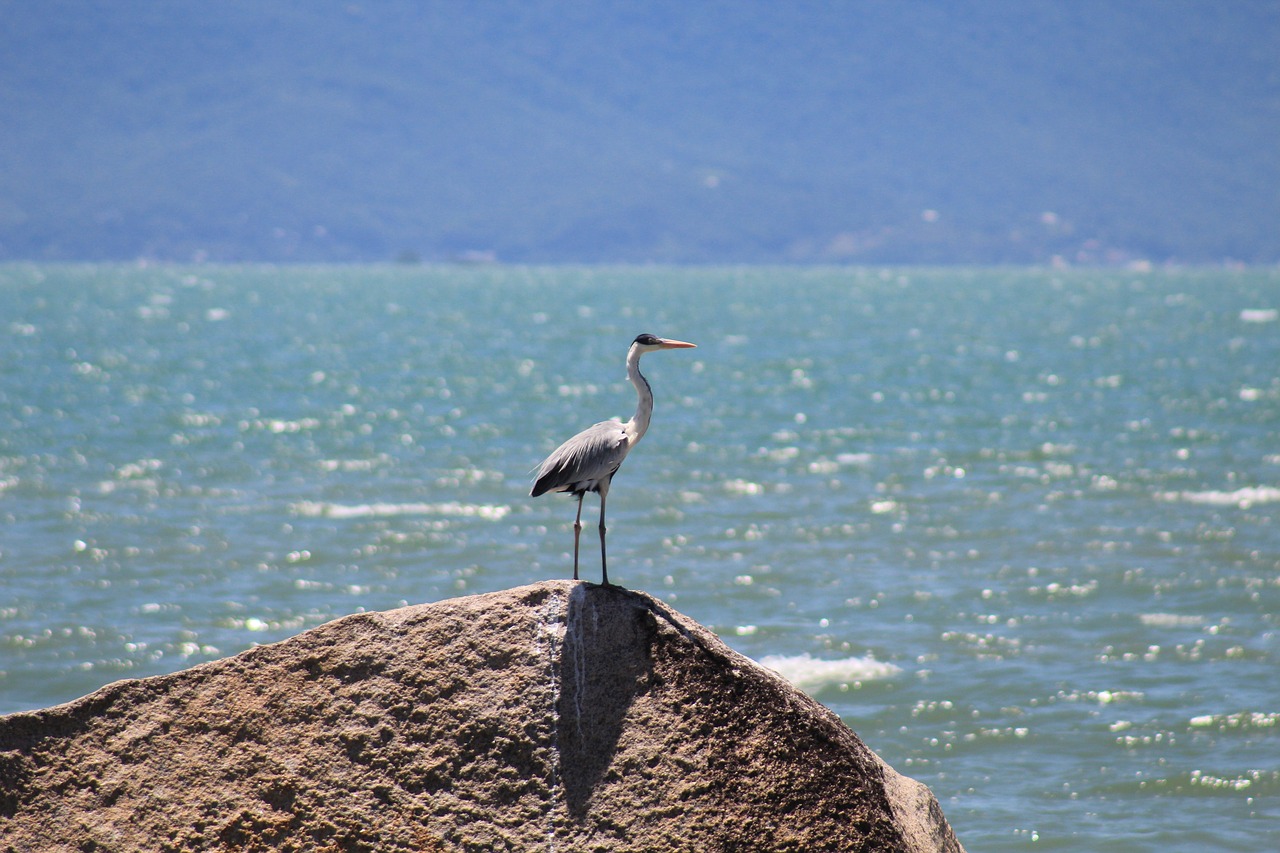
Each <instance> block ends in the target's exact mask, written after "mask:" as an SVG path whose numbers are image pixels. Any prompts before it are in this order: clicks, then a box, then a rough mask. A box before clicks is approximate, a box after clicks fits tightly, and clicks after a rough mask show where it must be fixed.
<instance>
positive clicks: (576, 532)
mask: <svg viewBox="0 0 1280 853" xmlns="http://www.w3.org/2000/svg"><path fill="white" fill-rule="evenodd" d="M586 496H587V493H586V492H583V493H582V494H580V495H578V515H577V517H576V518H574V520H573V579H574V580H577V579H578V538H579V537H580V536H581V535H582V499H583V498H585V497H586Z"/></svg>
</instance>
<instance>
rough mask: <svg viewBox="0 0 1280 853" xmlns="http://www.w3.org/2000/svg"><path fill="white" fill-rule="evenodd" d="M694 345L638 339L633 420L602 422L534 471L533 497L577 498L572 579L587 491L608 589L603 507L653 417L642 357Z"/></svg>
mask: <svg viewBox="0 0 1280 853" xmlns="http://www.w3.org/2000/svg"><path fill="white" fill-rule="evenodd" d="M693 346H695V345H694V344H689V343H685V342H684V341H673V340H670V339H668V338H660V337H658V336H657V335H649V334H644V335H638V336H636V339H635V340H634V341H632V342H631V348H630V349H629V350H627V378H628V379H630V380H631V384H632V385H634V386H635V387H636V396H637V397H638V398H639V399H638V400H637V402H636V413H635V415H633V416H632V418H631V420H629V421H627V422H626V423H623V422H622V421H620V420H616V419H614V420H608V421H601V422H600V423H598V424H596V425H595V426H590V427H587V428H586V429H584V430H583V431H582V432H580V433H578V434H577V435H575V436H574V437H573V438H571V439H569V440H568V441H566V442H565V443H564V444H562V445H560V446H559V447H557V448H556V449H555V450H554V451H552V453H551V455H550V456H548V457H547V458H546V459H545V460H543V462H542V465H541V467H539V468H538V476H537V480H536V481H535V482H534V484H533V490H532V491H531V492H529V494H530V495H532V496H533V497H535V498H536V497H537V496H538V495H542V494H546V493H547V492H568V493H569V494H572V495H576V496H577V498H578V514H577V516H576V517H575V518H574V520H573V579H574V580H577V579H578V541H579V539H580V538H581V535H582V499H583V498H584V497H586V494H587V492H596V493H597V494H599V495H600V575H601V580H602V582H603V583H604V585H605V586H609V565H608V563H607V561H606V560H605V549H604V533H605V527H604V502H605V498H606V497H608V495H609V483H610V482H611V481H612V480H613V475H614V474H616V473H617V472H618V466H619V465H621V464H622V460H623V459H626V458H627V453H629V452H630V451H631V448H633V447H635V446H636V443H637V442H639V441H640V439H641V438H643V437H644V434H645V431H646V430H648V429H649V419H650V417H651V416H652V415H653V389H651V388H650V387H649V383H648V381H647V380H646V379H645V378H644V376H643V374H641V373H640V356H642V355H644V354H645V353H647V352H654V351H656V350H664V349H688V348H692V347H693Z"/></svg>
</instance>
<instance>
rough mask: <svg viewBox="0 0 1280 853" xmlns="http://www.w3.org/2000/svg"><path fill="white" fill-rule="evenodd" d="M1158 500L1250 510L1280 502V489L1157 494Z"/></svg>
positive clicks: (1256, 487)
mask: <svg viewBox="0 0 1280 853" xmlns="http://www.w3.org/2000/svg"><path fill="white" fill-rule="evenodd" d="M1156 498H1157V499H1159V500H1162V501H1184V502H1186V503H1193V504H1207V505H1209V506H1237V507H1240V509H1248V508H1249V507H1251V506H1253V505H1254V504H1267V503H1275V502H1277V501H1280V489H1277V488H1276V487H1275V486H1245V487H1244V488H1241V489H1236V490H1235V491H1233V492H1223V491H1218V490H1216V489H1211V490H1208V491H1203V492H1157V493H1156Z"/></svg>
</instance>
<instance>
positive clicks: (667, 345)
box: [631, 332, 697, 352]
mask: <svg viewBox="0 0 1280 853" xmlns="http://www.w3.org/2000/svg"><path fill="white" fill-rule="evenodd" d="M631 346H633V347H635V348H637V349H639V350H640V351H641V352H653V351H654V350H660V349H692V348H693V347H696V346H697V344H690V343H685V342H684V341H675V340H672V339H671V338H660V337H658V336H657V335H650V334H648V333H647V332H646V333H645V334H643V335H636V339H635V340H634V341H632V343H631Z"/></svg>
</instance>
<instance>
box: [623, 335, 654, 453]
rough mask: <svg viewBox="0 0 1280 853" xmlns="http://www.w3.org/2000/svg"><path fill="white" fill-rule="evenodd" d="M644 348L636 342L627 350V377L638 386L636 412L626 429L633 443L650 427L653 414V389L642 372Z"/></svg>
mask: <svg viewBox="0 0 1280 853" xmlns="http://www.w3.org/2000/svg"><path fill="white" fill-rule="evenodd" d="M644 352H645V351H644V350H642V349H641V348H640V347H638V346H636V345H635V344H632V345H631V349H629V350H627V378H628V379H630V380H631V384H632V385H634V386H636V396H637V398H638V399H637V401H636V413H635V415H634V416H633V417H632V418H631V420H629V421H627V423H626V425H625V429H626V431H627V435H628V436H629V437H630V439H631V443H632V444H634V443H635V442H637V441H639V440H640V439H641V437H642V436H643V435H644V434H645V431H646V430H648V429H649V419H650V418H651V417H652V416H653V390H652V389H651V388H650V387H649V383H648V381H646V380H645V378H644V376H643V375H642V374H641V373H640V356H642V355H644Z"/></svg>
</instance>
